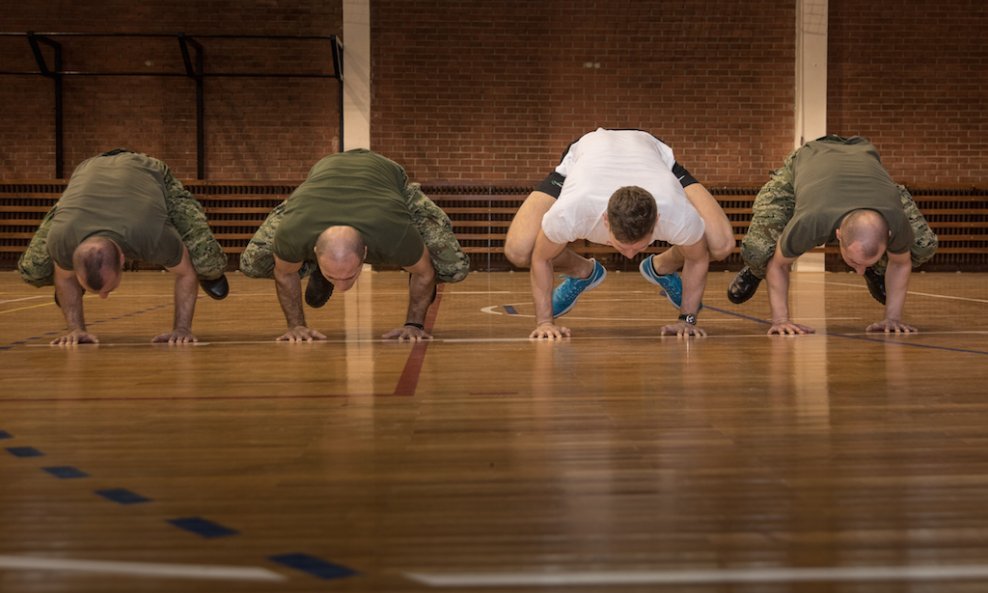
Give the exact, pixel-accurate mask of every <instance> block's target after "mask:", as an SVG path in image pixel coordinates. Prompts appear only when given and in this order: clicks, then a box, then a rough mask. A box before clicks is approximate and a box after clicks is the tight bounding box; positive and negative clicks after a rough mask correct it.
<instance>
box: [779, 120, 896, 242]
mask: <svg viewBox="0 0 988 593" xmlns="http://www.w3.org/2000/svg"><path fill="white" fill-rule="evenodd" d="M792 171H793V191H794V193H795V195H796V208H795V211H794V213H793V217H792V219H790V220H789V223H788V224H787V225H786V228H785V229H784V230H783V231H782V235H781V236H780V237H779V246H780V248H781V251H782V255H784V256H786V257H790V258H791V257H797V256H800V255H802V254H804V253H806V252H807V251H809V250H811V249H813V248H814V247H816V246H817V245H822V244H824V243H827V242H830V241H834V240H835V239H836V230H837V227H838V226H840V222H841V220H842V219H843V218H844V216H845V215H847V214H848V213H849V212H851V211H852V210H858V209H867V210H875V211H877V212H878V213H879V214H881V215H882V217H883V218H884V219H885V221H886V222H887V223H888V226H889V232H890V233H889V242H888V251H889V252H890V253H905V252H907V251H909V248H910V246H911V245H912V243H913V230H912V227H911V226H910V225H909V219H908V217H907V216H906V214H905V211H904V210H903V207H902V201H901V199H900V197H899V187H898V185H896V184H895V182H894V181H892V178H891V177H889V174H888V172H887V171H885V168H884V167H883V166H882V163H881V160H880V159H879V157H878V151H877V150H876V149H875V147H874V146H873V145H872V144H871V143H870V142H868V141H867V140H865V139H864V138H860V137H855V138H849V139H847V140H845V141H843V142H830V141H820V140H814V141H812V142H807V143H806V145H804V146H803V147H802V148H800V149H799V151H798V152H797V153H796V155H795V157H794V158H793V161H792Z"/></svg>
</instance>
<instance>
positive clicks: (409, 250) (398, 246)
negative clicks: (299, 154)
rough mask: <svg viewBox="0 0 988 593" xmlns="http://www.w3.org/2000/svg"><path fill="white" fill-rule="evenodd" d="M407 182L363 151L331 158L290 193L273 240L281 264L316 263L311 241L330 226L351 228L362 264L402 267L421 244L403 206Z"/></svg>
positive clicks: (414, 259)
mask: <svg viewBox="0 0 988 593" xmlns="http://www.w3.org/2000/svg"><path fill="white" fill-rule="evenodd" d="M407 183H408V178H407V176H406V175H405V170H404V169H402V168H401V166H400V165H398V164H397V163H395V162H393V161H391V160H389V159H387V158H385V157H383V156H381V155H379V154H377V153H374V152H371V151H370V150H365V149H355V150H348V151H346V152H342V153H338V154H334V155H330V156H328V157H326V158H324V159H322V160H321V161H319V162H318V163H316V164H315V165H314V166H313V167H312V170H311V171H309V177H308V178H307V179H306V180H305V181H304V182H303V183H302V184H301V185H299V186H298V188H296V189H295V191H294V192H292V195H291V196H289V198H288V203H287V204H286V205H285V214H284V217H283V218H282V220H281V224H280V225H279V226H278V229H277V231H275V235H274V245H273V247H272V250H273V251H274V254H275V255H277V256H278V257H279V258H280V259H282V260H284V261H287V262H292V263H299V262H303V261H315V252H314V251H313V250H314V249H315V245H316V239H318V238H319V235H320V234H321V233H322V232H323V231H325V230H326V229H327V228H329V227H331V226H351V227H353V228H355V229H357V231H358V232H359V233H360V235H361V237H362V238H363V240H364V243H365V244H366V245H367V259H366V261H367V263H370V264H388V265H398V266H402V267H406V266H411V265H413V264H415V262H417V261H418V260H419V259H420V258H421V257H422V250H423V249H424V248H425V244H424V243H423V242H422V237H421V236H420V235H419V232H418V230H417V229H416V228H415V226H414V225H413V223H412V218H411V215H410V214H409V212H408V206H407V205H406V202H405V186H406V185H407Z"/></svg>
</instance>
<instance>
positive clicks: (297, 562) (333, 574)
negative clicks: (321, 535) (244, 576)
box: [268, 552, 359, 581]
mask: <svg viewBox="0 0 988 593" xmlns="http://www.w3.org/2000/svg"><path fill="white" fill-rule="evenodd" d="M268 560H270V561H272V562H276V563H278V564H281V565H283V566H287V567H288V568H294V569H295V570H300V571H302V572H305V573H308V574H310V575H312V576H314V577H318V578H320V579H323V580H327V581H328V580H333V579H342V578H345V577H349V576H353V575H355V574H359V573H357V572H356V571H354V570H352V569H350V568H347V567H346V566H341V565H339V564H333V563H332V562H327V561H325V560H323V559H321V558H316V557H315V556H309V555H308V554H301V553H297V552H296V553H291V554H280V555H278V556H271V557H270V558H268Z"/></svg>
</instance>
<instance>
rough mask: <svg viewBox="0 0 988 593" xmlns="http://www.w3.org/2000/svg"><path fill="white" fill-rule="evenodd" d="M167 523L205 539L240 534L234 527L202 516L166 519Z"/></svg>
mask: <svg viewBox="0 0 988 593" xmlns="http://www.w3.org/2000/svg"><path fill="white" fill-rule="evenodd" d="M168 523H171V524H172V525H174V526H175V527H178V528H179V529H184V530H186V531H188V532H191V533H194V534H196V535H198V536H199V537H203V538H206V539H212V538H216V537H230V536H233V535H239V534H240V532H239V531H237V530H236V529H230V528H229V527H224V526H223V525H220V524H219V523H215V522H213V521H210V520H209V519H203V518H202V517H181V518H179V519H168Z"/></svg>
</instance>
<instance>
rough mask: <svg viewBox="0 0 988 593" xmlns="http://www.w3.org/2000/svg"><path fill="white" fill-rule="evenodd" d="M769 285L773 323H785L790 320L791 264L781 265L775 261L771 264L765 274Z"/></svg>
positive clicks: (769, 302) (769, 300)
mask: <svg viewBox="0 0 988 593" xmlns="http://www.w3.org/2000/svg"><path fill="white" fill-rule="evenodd" d="M765 281H766V282H767V283H768V304H769V309H770V310H771V315H772V323H784V322H786V321H788V320H789V264H786V263H781V264H780V263H779V262H778V261H776V260H775V259H773V260H772V261H770V262H769V264H768V268H767V270H766V273H765Z"/></svg>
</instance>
